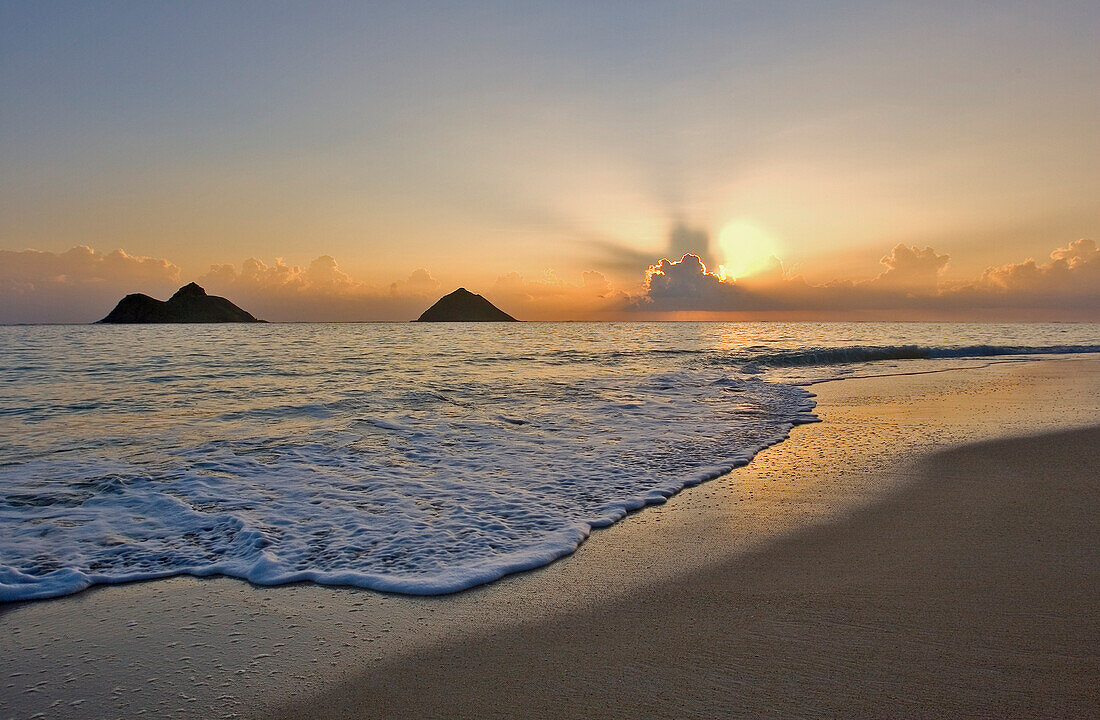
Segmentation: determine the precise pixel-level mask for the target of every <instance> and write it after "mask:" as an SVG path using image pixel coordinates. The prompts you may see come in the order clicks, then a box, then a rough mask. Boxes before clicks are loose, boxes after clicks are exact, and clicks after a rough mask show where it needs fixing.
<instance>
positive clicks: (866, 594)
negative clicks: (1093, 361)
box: [286, 428, 1100, 718]
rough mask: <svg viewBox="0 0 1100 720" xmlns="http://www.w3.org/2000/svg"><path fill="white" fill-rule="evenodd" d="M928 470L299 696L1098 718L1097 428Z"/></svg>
mask: <svg viewBox="0 0 1100 720" xmlns="http://www.w3.org/2000/svg"><path fill="white" fill-rule="evenodd" d="M915 472H918V473H919V474H920V479H919V480H918V481H917V482H915V483H913V484H911V485H909V486H906V487H905V488H904V489H903V490H901V491H896V492H894V493H892V495H891V497H890V498H889V499H886V500H883V501H881V502H878V503H876V504H874V505H873V506H872V507H870V508H867V509H865V510H861V511H859V512H857V513H855V514H854V515H852V516H851V517H849V518H847V519H845V520H843V521H841V522H837V523H831V524H827V525H825V526H822V527H819V528H814V529H812V530H807V531H802V532H798V533H795V534H793V535H791V536H789V537H786V538H784V539H781V540H778V541H775V542H772V543H769V544H768V546H767V547H765V548H761V549H759V550H757V551H756V552H753V553H750V554H748V555H747V556H745V557H743V558H740V559H737V560H735V561H733V562H728V563H722V564H719V565H718V566H715V567H712V568H708V569H705V570H703V571H697V572H693V573H690V574H686V575H684V576H682V577H679V578H676V579H673V580H670V581H666V582H662V583H657V584H654V585H650V586H646V587H641V588H639V589H638V590H636V591H635V592H633V593H631V594H630V595H628V596H626V597H623V598H619V599H616V600H613V601H609V602H607V603H604V604H601V605H599V606H598V607H595V608H592V609H590V610H587V611H585V612H581V613H575V614H569V615H566V616H563V617H558V618H554V619H552V620H548V621H543V622H538V623H530V624H524V625H519V626H513V627H509V628H507V629H503V630H501V631H498V632H493V633H490V634H487V635H485V636H483V637H481V638H478V639H475V640H466V641H462V642H458V643H451V644H447V645H444V646H441V647H438V648H434V649H433V650H431V651H430V652H423V653H418V654H416V655H414V656H412V657H409V658H405V659H403V660H402V661H401V662H396V663H392V664H388V665H386V666H385V667H382V668H377V669H375V670H373V671H371V672H369V673H363V674H361V675H359V676H357V677H355V678H353V679H351V680H350V681H348V682H346V683H344V684H343V685H341V686H340V687H338V688H335V689H333V690H330V691H328V692H326V693H324V694H323V695H321V696H319V697H317V698H315V699H313V700H312V701H310V702H307V703H304V704H302V705H299V706H298V707H296V708H292V709H291V710H290V712H289V713H287V714H286V717H307V716H308V717H318V718H353V717H355V718H358V717H364V718H365V717H409V718H426V717H440V718H443V717H471V718H475V717H476V718H488V717H516V718H518V717H539V718H577V717H586V716H589V717H622V718H666V717H678V718H683V717H780V718H782V717H929V718H939V717H964V716H965V717H1002V718H1003V717H1065V718H1083V717H1096V716H1097V714H1098V713H1100V690H1098V688H1100V608H1098V606H1097V596H1096V594H1097V589H1098V588H1100V529H1098V527H1097V523H1096V519H1097V518H1098V517H1100V428H1092V429H1087V430H1079V431H1069V432H1064V433H1059V434H1053V435H1040V436H1035V437H1029V438H1017V439H1009V440H997V441H990V442H985V443H981V444H977V445H972V446H965V447H962V448H958V449H953V450H947V451H943V452H940V453H937V454H935V455H932V456H930V457H928V458H927V459H925V460H923V461H921V462H920V463H918V464H917V467H916V468H915Z"/></svg>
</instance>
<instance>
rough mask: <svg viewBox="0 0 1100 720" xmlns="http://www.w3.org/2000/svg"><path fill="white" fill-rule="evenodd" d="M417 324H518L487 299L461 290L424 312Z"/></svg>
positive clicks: (446, 296)
mask: <svg viewBox="0 0 1100 720" xmlns="http://www.w3.org/2000/svg"><path fill="white" fill-rule="evenodd" d="M416 321H417V322H517V320H516V319H515V318H514V317H512V316H511V315H509V314H508V313H506V312H504V311H503V310H501V309H500V308H498V307H497V306H496V305H494V304H492V303H491V302H489V301H488V300H486V299H485V298H483V297H481V296H480V295H477V294H475V293H472V292H470V291H469V290H467V289H466V288H459V289H458V290H455V291H454V292H453V293H451V294H450V295H444V296H443V297H441V298H439V300H437V301H436V303H435V305H432V306H431V307H430V308H428V309H427V310H425V311H424V314H422V315H421V316H420V317H419V318H417V319H416Z"/></svg>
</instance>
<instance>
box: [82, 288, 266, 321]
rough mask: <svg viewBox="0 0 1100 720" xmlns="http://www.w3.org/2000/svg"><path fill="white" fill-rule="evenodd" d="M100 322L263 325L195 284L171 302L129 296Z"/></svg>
mask: <svg viewBox="0 0 1100 720" xmlns="http://www.w3.org/2000/svg"><path fill="white" fill-rule="evenodd" d="M99 322H101V323H108V324H130V323H239V322H249V323H255V322H263V320H257V319H256V318H255V317H253V316H252V314H251V313H249V312H246V311H244V310H241V309H240V308H239V307H237V306H236V305H234V304H233V303H231V302H229V301H228V300H226V299H225V298H223V297H217V296H215V295H207V294H206V291H205V290H203V289H202V288H201V287H199V286H198V285H196V284H195V283H188V284H186V285H184V286H183V287H181V288H180V289H179V290H177V291H176V294H175V295H173V296H172V297H171V298H169V299H168V300H167V301H163V300H157V299H156V298H151V297H149V296H148V295H142V294H141V293H134V294H133V295H127V296H126V297H124V298H122V300H120V301H119V302H118V305H115V309H114V310H112V311H111V312H110V313H109V314H108V315H107V317H105V318H103V319H102V320H100V321H99Z"/></svg>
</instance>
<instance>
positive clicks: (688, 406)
mask: <svg viewBox="0 0 1100 720" xmlns="http://www.w3.org/2000/svg"><path fill="white" fill-rule="evenodd" d="M1097 352H1100V325H1096V324H935V323H680V322H676V323H505V324H497V323H491V324H416V323H400V324H399V323H378V324H270V325H147V326H101V325H81V326H51V325H42V326H3V327H0V382H2V387H3V393H2V394H0V601H16V600H28V599H34V598H47V597H55V596H59V595H65V594H69V593H73V592H77V591H79V590H81V589H84V588H86V587H89V586H91V585H95V584H102V583H118V582H126V581H132V580H140V579H149V578H157V577H165V576H171V575H179V574H188V575H196V576H205V575H214V574H222V575H229V576H233V577H238V578H242V579H246V580H249V581H251V582H254V583H259V584H279V583H289V582H296V581H301V580H309V581H314V582H318V583H325V584H333V585H354V586H360V587H366V588H374V589H377V590H384V591H393V592H401V593H412V594H438V593H449V592H455V591H458V590H462V589H464V588H468V587H471V586H474V585H478V584H481V583H485V582H489V581H492V580H494V579H497V578H499V577H501V576H503V575H505V574H507V573H510V572H516V571H519V570H525V569H530V568H534V567H538V566H540V565H544V564H546V563H549V562H551V561H552V560H554V559H556V558H559V557H561V556H563V555H566V554H568V553H570V552H572V551H573V550H574V549H576V547H577V546H578V544H579V543H581V542H582V541H584V539H585V538H586V537H587V536H588V535H589V533H590V532H591V530H592V528H595V527H601V526H606V525H609V524H611V523H614V522H615V521H617V520H619V519H621V518H622V517H623V516H624V515H626V513H628V512H630V511H633V510H638V509H640V508H643V507H644V506H646V505H648V504H651V503H658V502H662V501H664V500H665V499H666V498H667V497H669V496H670V495H672V494H674V493H676V492H678V491H679V490H681V489H683V488H684V487H686V486H689V485H693V484H696V483H699V482H703V481H705V480H708V479H712V478H714V477H717V476H719V475H722V474H725V473H727V472H729V471H730V470H731V469H733V468H735V467H737V466H740V465H744V464H745V463H748V462H749V461H750V460H751V459H752V457H753V456H754V455H755V454H756V453H757V452H759V451H760V450H761V449H763V448H766V447H768V446H769V445H773V444H775V443H778V442H781V441H783V440H784V439H786V438H787V437H788V435H789V433H790V431H791V429H792V428H793V427H794V426H796V425H798V424H801V423H807V422H814V421H815V420H816V417H815V415H814V414H813V409H814V402H813V394H812V386H813V384H814V383H817V382H821V381H823V380H830V379H838V378H845V377H852V376H861V375H890V374H898V373H910V372H928V371H935V370H939V369H945V368H949V367H973V368H975V372H980V368H981V366H983V365H985V364H988V363H990V362H1002V361H1019V362H1026V361H1028V360H1029V359H1034V358H1038V357H1047V356H1051V355H1061V356H1065V355H1070V354H1074V353H1097Z"/></svg>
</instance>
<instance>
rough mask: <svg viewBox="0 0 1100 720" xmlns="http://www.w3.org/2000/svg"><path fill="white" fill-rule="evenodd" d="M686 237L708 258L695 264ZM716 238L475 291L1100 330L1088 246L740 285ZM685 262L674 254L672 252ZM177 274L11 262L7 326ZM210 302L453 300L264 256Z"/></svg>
mask: <svg viewBox="0 0 1100 720" xmlns="http://www.w3.org/2000/svg"><path fill="white" fill-rule="evenodd" d="M685 239H694V241H695V242H697V243H698V244H699V245H700V247H701V248H703V249H702V250H700V251H699V252H698V253H697V252H691V251H688V250H687V247H686V246H685V245H684V241H685ZM706 247H707V237H706V234H705V233H696V234H692V232H691V231H689V230H688V229H687V228H683V227H678V229H674V231H673V233H672V234H671V236H670V244H669V248H668V249H669V250H675V251H681V250H682V251H684V252H683V254H682V255H679V259H675V260H670V259H669V258H668V257H664V258H661V259H660V260H658V261H657V262H655V263H653V264H652V265H651V266H650V267H649V268H648V270H646V271H645V274H644V277H642V278H640V279H639V282H638V283H637V284H635V285H634V286H624V287H617V286H615V284H614V283H613V282H612V281H611V280H610V279H609V278H608V277H607V276H606V275H604V274H603V273H602V272H599V271H597V270H589V271H586V272H584V273H583V274H582V275H581V277H580V278H579V279H578V280H577V281H575V282H573V281H569V280H567V279H563V278H561V277H558V276H557V275H556V274H555V273H554V272H552V271H546V272H545V273H544V274H542V275H541V276H539V277H534V278H531V277H526V276H524V275H522V274H520V273H517V272H510V273H506V274H503V275H500V276H498V277H497V279H496V281H495V282H493V283H491V284H490V285H489V286H488V287H481V288H475V289H476V290H478V291H479V292H482V294H484V295H486V296H487V297H488V298H489V299H490V300H492V301H493V302H494V303H496V304H498V305H499V306H500V307H502V308H506V309H507V311H508V312H510V313H511V314H513V315H516V316H517V317H520V318H521V319H528V320H594V319H605V320H606V319H669V318H677V319H681V318H693V317H698V318H701V319H703V318H705V319H723V318H725V319H746V320H747V319H754V318H756V319H785V320H796V319H807V320H815V319H880V320H890V319H903V320H914V319H927V320H937V319H939V320H965V319H983V320H986V319H997V320H1007V321H1011V320H1067V321H1080V320H1085V321H1100V249H1098V248H1097V246H1096V243H1095V242H1094V241H1093V240H1091V239H1087V238H1082V239H1078V240H1075V241H1073V242H1070V243H1069V244H1067V245H1066V246H1065V247H1059V248H1056V249H1055V250H1053V251H1052V252H1051V253H1050V256H1049V258H1047V259H1045V260H1042V261H1039V260H1036V259H1033V258H1028V259H1025V260H1023V261H1021V262H1015V263H1008V264H1004V265H1000V266H993V267H989V268H987V269H986V270H985V271H984V272H983V273H982V274H981V275H980V276H979V277H977V278H974V279H972V280H967V281H948V280H945V279H944V277H943V274H944V270H945V268H947V266H948V263H949V261H950V257H949V255H947V254H940V253H937V252H936V251H935V250H933V249H932V248H931V247H924V248H920V247H917V246H909V245H905V244H898V245H896V246H895V247H894V248H893V249H892V250H891V251H890V253H889V254H888V255H886V256H884V257H882V258H881V260H880V263H881V265H882V267H883V269H882V271H881V272H880V273H879V274H878V275H875V276H873V277H868V278H864V279H838V280H833V281H829V282H824V283H817V284H813V283H810V282H807V281H806V280H805V279H804V278H803V277H802V276H801V275H800V274H795V273H791V272H789V271H787V269H786V268H784V265H783V263H782V261H781V260H780V259H779V258H776V257H774V256H773V257H772V258H771V259H770V262H769V263H768V264H767V266H766V267H763V268H762V269H760V270H759V271H758V272H756V273H754V274H752V275H750V276H747V277H743V278H738V279H733V278H726V277H723V275H722V273H721V272H714V271H711V270H709V269H708V267H707V265H706V264H705V263H704V260H703V258H702V257H701V256H700V254H701V253H703V252H706ZM670 254H673V255H674V256H675V253H670ZM191 279H192V278H183V277H182V276H181V271H180V268H179V267H178V266H177V265H176V264H174V263H173V262H171V261H169V260H167V259H163V258H151V257H140V256H135V255H131V254H128V253H127V252H126V251H124V250H121V249H120V250H114V251H112V252H106V253H105V252H101V251H97V250H94V249H92V248H89V247H86V246H78V247H74V248H72V249H70V250H67V251H65V252H62V253H50V252H42V251H37V250H23V251H11V250H0V322H4V323H33V322H90V321H94V320H97V319H99V318H100V317H102V316H103V315H105V314H106V313H107V312H108V311H109V310H110V309H111V307H113V305H114V303H115V302H117V301H118V300H119V299H120V298H121V297H122V296H123V295H125V294H128V293H131V292H143V293H145V294H148V295H152V296H154V297H167V296H169V295H171V293H172V292H174V290H175V289H176V288H177V287H178V286H179V285H181V284H182V283H183V282H185V281H188V280H191ZM193 279H194V280H196V281H197V282H198V283H199V284H201V285H203V286H204V287H205V288H206V289H207V290H208V291H209V292H210V293H212V294H217V295H224V296H226V297H229V298H230V299H231V300H233V301H234V302H236V303H237V304H239V305H241V306H242V307H245V308H246V309H248V310H249V311H250V312H253V314H256V315H257V316H258V317H262V318H264V319H267V320H272V321H369V320H409V319H412V318H414V317H416V316H417V315H418V314H419V313H420V312H421V311H422V310H423V309H424V308H425V307H427V305H429V304H431V302H433V301H434V300H435V299H436V298H437V297H438V296H439V295H441V294H442V293H444V292H448V291H450V290H451V289H452V288H449V287H443V286H442V284H441V283H440V282H439V280H437V279H436V278H434V277H433V276H432V274H431V273H430V272H429V271H428V270H427V269H424V268H420V269H417V270H415V271H414V272H412V273H411V274H410V275H409V276H408V277H406V278H404V279H401V280H397V281H394V282H391V283H390V284H388V285H372V284H368V283H365V282H362V281H359V280H356V279H355V278H353V277H351V276H350V275H349V274H348V273H346V272H344V271H343V270H341V269H340V267H339V265H338V263H337V261H336V259H335V258H333V257H332V256H330V255H321V256H319V257H317V258H315V259H314V260H313V261H311V262H310V263H309V265H308V266H305V267H301V266H298V265H290V264H288V263H287V262H286V261H285V260H283V259H282V258H276V259H275V261H274V263H273V264H267V263H265V262H264V261H263V260H260V259H257V258H249V259H247V260H245V261H244V262H243V263H242V264H241V265H240V267H239V268H238V267H237V266H235V265H231V264H220V265H212V266H210V269H209V270H208V271H207V272H205V273H204V274H202V275H200V276H199V277H197V278H193Z"/></svg>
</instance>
